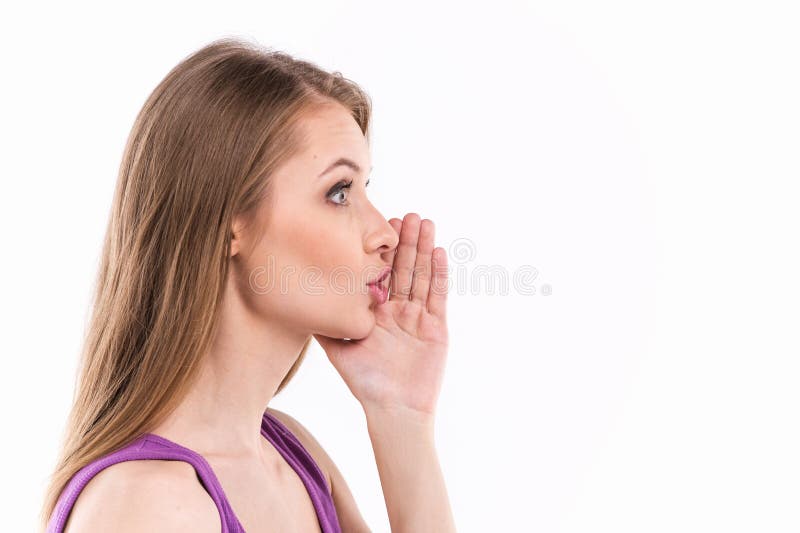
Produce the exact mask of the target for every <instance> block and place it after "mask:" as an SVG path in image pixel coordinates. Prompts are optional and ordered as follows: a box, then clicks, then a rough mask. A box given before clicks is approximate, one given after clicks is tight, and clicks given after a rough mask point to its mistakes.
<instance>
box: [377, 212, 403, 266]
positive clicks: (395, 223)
mask: <svg viewBox="0 0 800 533" xmlns="http://www.w3.org/2000/svg"><path fill="white" fill-rule="evenodd" d="M389 225H390V226H392V229H394V231H395V233H397V235H398V238H399V235H400V230H401V229H402V227H403V221H402V220H400V219H399V218H390V219H389ZM396 253H397V246H395V247H394V248H392V249H391V250H390V251H388V252H385V253H383V254H381V259H383V260H384V261H385V262H386V264H388V265H393V264H394V256H395V254H396Z"/></svg>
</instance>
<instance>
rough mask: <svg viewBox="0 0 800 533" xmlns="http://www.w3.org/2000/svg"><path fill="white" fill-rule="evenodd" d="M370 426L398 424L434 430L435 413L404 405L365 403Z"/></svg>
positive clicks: (405, 426)
mask: <svg viewBox="0 0 800 533" xmlns="http://www.w3.org/2000/svg"><path fill="white" fill-rule="evenodd" d="M363 408H364V414H365V416H366V418H367V426H368V427H381V426H390V427H391V426H396V427H400V428H403V430H406V431H407V430H409V429H412V428H413V429H419V430H423V431H427V430H430V431H432V430H433V426H434V421H435V414H434V413H432V412H427V411H419V410H417V409H412V408H410V407H406V406H402V405H364V406H363Z"/></svg>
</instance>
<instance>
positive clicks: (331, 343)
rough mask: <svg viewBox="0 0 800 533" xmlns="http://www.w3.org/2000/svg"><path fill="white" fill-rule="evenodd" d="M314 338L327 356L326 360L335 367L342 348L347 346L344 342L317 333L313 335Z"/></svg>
mask: <svg viewBox="0 0 800 533" xmlns="http://www.w3.org/2000/svg"><path fill="white" fill-rule="evenodd" d="M314 338H315V339H316V340H317V342H318V343H319V345H320V346H322V349H323V350H325V354H326V355H327V356H328V359H330V360H331V363H334V366H335V365H336V362H338V360H339V358H340V354H341V352H342V348H343V347H344V346H345V345H346V344H347V343H346V341H344V340H342V339H336V338H333V337H328V336H326V335H320V334H317V333H315V334H314Z"/></svg>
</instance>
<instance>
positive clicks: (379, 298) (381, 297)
mask: <svg viewBox="0 0 800 533" xmlns="http://www.w3.org/2000/svg"><path fill="white" fill-rule="evenodd" d="M367 286H368V287H369V293H370V295H371V296H372V297H373V298H374V299H375V301H376V302H378V303H379V304H382V303H385V302H386V300H387V299H388V297H389V289H388V288H385V287H384V286H383V285H380V284H377V283H375V284H371V285H367Z"/></svg>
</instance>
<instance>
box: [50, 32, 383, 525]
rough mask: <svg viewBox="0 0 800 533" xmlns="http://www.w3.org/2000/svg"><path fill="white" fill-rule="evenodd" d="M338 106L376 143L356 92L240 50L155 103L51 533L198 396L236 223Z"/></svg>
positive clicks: (55, 488)
mask: <svg viewBox="0 0 800 533" xmlns="http://www.w3.org/2000/svg"><path fill="white" fill-rule="evenodd" d="M330 103H338V104H341V105H342V106H344V107H345V108H346V109H347V110H348V111H349V112H350V113H351V114H352V116H353V118H354V119H355V120H356V122H357V123H358V125H359V126H360V127H361V130H362V132H364V135H365V136H366V137H367V138H368V139H369V122H370V115H371V101H370V98H369V96H368V95H367V94H366V93H365V92H364V91H363V90H362V89H360V88H359V87H358V86H357V85H356V84H355V83H354V82H352V81H351V80H349V79H347V78H344V77H343V76H342V74H341V73H340V72H338V71H334V72H332V73H331V72H326V71H324V70H322V69H321V68H319V67H318V66H316V65H315V64H313V63H310V62H307V61H303V60H299V59H296V58H293V57H291V56H290V55H288V54H286V53H284V52H279V51H275V50H272V49H269V48H265V47H263V46H261V45H258V44H255V43H253V42H249V41H246V40H242V39H239V38H232V37H225V38H222V39H218V40H216V41H213V42H212V43H210V44H208V45H206V46H204V47H203V48H201V49H199V50H197V51H196V52H194V53H192V54H191V55H189V56H188V57H186V58H184V59H183V60H182V61H181V62H180V63H179V64H178V65H177V66H175V67H174V68H173V69H172V70H171V71H170V72H169V73H168V74H167V75H166V77H165V78H164V79H163V80H162V81H161V83H159V85H158V86H157V87H156V88H155V90H154V91H153V92H152V93H151V94H150V96H149V97H148V98H147V101H146V102H145V103H144V106H143V107H142V109H141V111H140V112H139V114H138V116H137V117H136V120H135V122H134V125H133V128H132V130H131V132H130V135H129V137H128V140H127V144H126V147H125V152H124V154H123V157H122V163H121V165H120V169H119V175H118V180H117V185H116V190H115V193H114V199H113V205H112V210H111V212H110V216H109V220H108V226H107V228H106V235H105V241H104V244H103V251H102V255H101V259H100V265H99V270H98V276H97V279H96V283H95V285H94V300H93V306H92V309H91V315H90V319H89V322H88V324H87V328H86V330H85V337H84V344H83V349H82V353H81V358H80V365H79V371H78V375H77V381H76V385H75V394H74V397H73V404H72V408H71V411H70V414H69V417H68V420H67V423H66V427H65V429H64V433H63V437H62V439H63V440H62V444H61V449H60V453H59V457H58V460H57V463H56V466H55V469H54V472H53V474H52V475H51V476H50V479H49V482H48V486H47V489H46V491H45V497H44V504H43V506H42V510H41V514H40V526H41V528H42V530H44V529H45V528H46V526H47V522H48V520H49V518H50V516H51V514H52V513H53V510H54V509H55V505H56V503H57V501H58V498H59V496H60V494H61V492H62V491H63V489H64V487H65V486H66V485H67V483H68V482H69V480H70V479H71V478H72V476H73V475H74V474H75V473H76V472H77V471H78V470H80V469H81V468H83V467H84V466H85V465H87V464H89V463H90V462H92V461H94V460H95V459H97V458H99V457H102V456H104V455H106V454H108V453H111V452H113V451H115V450H117V449H119V448H121V447H123V446H125V445H126V444H128V443H130V442H131V441H132V440H134V439H135V438H137V437H138V436H140V435H141V434H142V433H144V432H147V431H149V429H150V428H152V427H154V426H156V425H158V424H159V423H160V422H161V421H162V420H163V419H164V418H165V417H166V416H167V415H168V414H169V413H170V412H172V411H173V410H174V409H175V407H176V406H177V405H178V404H179V402H180V401H181V399H182V398H183V397H184V396H185V394H186V393H187V391H188V390H189V389H190V388H191V387H192V385H193V383H194V382H195V379H196V375H197V372H198V369H199V367H200V363H201V358H202V356H203V354H205V353H206V352H207V351H208V348H209V345H210V343H211V341H212V340H213V336H214V333H215V327H216V324H217V323H218V321H217V314H218V312H219V304H220V301H221V298H222V295H223V290H224V287H225V280H226V277H227V274H228V259H229V257H228V252H229V246H230V239H231V233H230V230H231V223H232V220H233V217H234V216H235V215H239V214H242V215H243V216H245V218H246V219H248V220H249V219H250V218H249V217H250V215H251V214H253V213H254V210H255V208H256V206H257V205H258V204H259V203H260V202H261V200H262V199H264V198H265V197H267V196H268V195H269V194H270V189H269V185H270V180H269V177H270V176H271V175H272V174H273V172H274V171H275V169H276V168H277V167H278V166H280V165H281V164H282V163H283V162H285V161H286V160H287V159H288V158H289V157H291V156H292V155H294V154H296V153H297V151H298V149H300V148H301V147H302V141H303V133H302V118H303V117H304V116H305V115H306V113H310V112H313V110H314V109H316V108H317V106H319V105H326V104H330ZM311 338H312V337H311V336H309V338H308V340H307V341H306V343H305V345H304V346H303V348H302V350H301V352H300V354H299V357H298V359H297V361H296V362H295V364H294V365H293V366H292V368H291V369H290V370H289V372H288V373H287V374H286V376H285V377H284V379H283V381H282V382H281V384H280V386H279V387H278V389H277V392H276V394H277V393H279V392H280V391H281V390H282V389H283V388H284V387H285V386H286V384H287V383H289V381H290V380H291V379H292V377H293V376H294V374H295V372H296V371H297V369H298V368H299V366H300V364H301V363H302V361H303V359H304V358H305V354H306V351H307V349H308V346H309V344H310V342H311Z"/></svg>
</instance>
